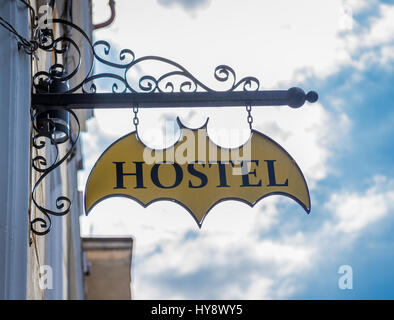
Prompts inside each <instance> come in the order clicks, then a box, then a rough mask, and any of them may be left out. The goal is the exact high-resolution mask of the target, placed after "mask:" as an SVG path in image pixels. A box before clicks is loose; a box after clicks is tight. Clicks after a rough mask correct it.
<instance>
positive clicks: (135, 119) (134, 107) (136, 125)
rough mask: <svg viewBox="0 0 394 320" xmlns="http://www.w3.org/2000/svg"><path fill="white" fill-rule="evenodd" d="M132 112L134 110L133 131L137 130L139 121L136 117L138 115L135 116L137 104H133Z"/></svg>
mask: <svg viewBox="0 0 394 320" xmlns="http://www.w3.org/2000/svg"><path fill="white" fill-rule="evenodd" d="M133 112H134V118H133V123H134V126H135V131H137V127H138V124H139V123H140V120H139V119H138V116H137V113H138V105H135V106H133Z"/></svg>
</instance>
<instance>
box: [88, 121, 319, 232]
mask: <svg viewBox="0 0 394 320" xmlns="http://www.w3.org/2000/svg"><path fill="white" fill-rule="evenodd" d="M179 124H180V126H181V135H180V139H179V140H178V142H176V143H175V144H174V145H173V146H171V147H169V148H166V149H160V150H154V149H151V148H149V147H147V146H145V145H144V144H143V143H142V142H141V140H140V139H139V138H138V134H137V132H132V133H130V134H128V135H126V136H124V137H122V138H120V139H119V140H117V141H116V142H114V143H113V144H112V145H111V146H109V147H108V148H107V150H106V151H104V153H103V154H102V155H101V157H100V158H99V160H98V161H97V162H96V164H95V166H94V167H93V169H92V171H91V173H90V176H89V179H88V182H87V184H86V190H85V211H86V214H88V213H89V211H90V210H91V209H92V208H93V207H94V206H95V205H96V204H97V203H98V202H100V201H101V200H103V199H106V198H108V197H114V196H124V197H128V198H131V199H133V200H135V201H137V202H139V203H140V204H141V205H142V206H144V207H146V206H148V205H149V204H151V203H153V202H155V201H159V200H170V201H175V202H176V203H178V204H180V205H182V206H183V207H184V208H185V209H186V210H188V211H189V212H190V213H191V215H192V216H193V217H194V219H195V220H196V222H197V223H198V225H199V226H200V227H201V225H202V223H203V220H204V218H205V216H206V215H207V213H208V212H209V211H210V210H211V209H212V208H213V207H214V206H215V205H216V204H217V203H219V202H221V201H223V200H237V201H242V202H244V203H247V204H248V205H250V206H254V205H255V204H256V203H257V202H258V201H259V200H260V199H262V198H265V197H267V196H269V195H275V194H276V195H284V196H287V197H290V198H292V199H294V200H295V201H296V202H298V203H299V204H300V205H301V206H302V207H303V208H304V209H305V211H306V212H307V213H309V212H310V208H311V204H310V197H309V191H308V186H307V184H306V181H305V178H304V176H303V174H302V172H301V170H300V168H299V167H298V165H297V164H296V162H295V161H294V160H293V158H292V157H291V156H290V155H289V154H288V153H287V152H286V150H284V149H283V148H282V147H281V146H280V145H279V144H277V143H276V142H275V141H273V140H272V139H270V138H269V137H267V136H265V135H264V134H262V133H260V132H258V131H256V130H252V131H251V135H250V138H249V140H248V141H247V142H246V143H245V144H244V145H242V146H240V147H238V148H222V147H220V146H217V145H216V144H215V143H213V142H212V141H211V140H210V139H209V137H208V134H207V123H206V124H205V125H204V126H203V127H201V128H199V129H189V128H186V127H184V126H183V125H182V124H181V123H180V122H179Z"/></svg>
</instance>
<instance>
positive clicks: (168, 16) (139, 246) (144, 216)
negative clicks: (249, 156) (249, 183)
mask: <svg viewBox="0 0 394 320" xmlns="http://www.w3.org/2000/svg"><path fill="white" fill-rule="evenodd" d="M93 5H94V7H93V14H94V22H96V23H98V22H101V21H104V20H105V19H106V18H107V17H108V15H109V10H108V7H107V6H106V1H102V0H95V1H93ZM94 37H95V40H106V41H108V42H110V43H111V57H112V59H114V60H116V59H118V55H119V52H120V50H122V49H124V48H128V49H131V50H133V52H134V53H135V56H136V57H142V56H146V55H158V56H162V57H166V58H169V59H171V60H174V61H176V62H178V63H179V64H181V65H183V66H184V67H186V68H187V69H188V70H189V71H190V72H191V73H192V74H193V75H194V76H196V77H197V78H198V79H200V80H201V81H202V82H204V83H206V84H207V85H209V86H210V87H212V88H215V89H216V88H217V90H222V87H221V84H218V82H217V81H215V79H214V77H213V71H214V69H215V67H216V66H218V65H221V64H226V65H229V66H231V67H232V68H233V69H234V70H235V72H236V74H237V77H238V79H240V78H242V77H245V76H254V77H256V78H258V79H259V80H260V89H261V90H268V89H288V88H290V87H293V86H298V87H301V88H303V89H304V90H305V91H309V90H315V91H317V92H318V93H319V101H318V102H317V103H314V104H309V103H306V104H305V105H304V106H303V107H301V108H299V109H291V108H289V107H285V106H284V107H255V108H252V115H253V118H254V122H253V128H254V129H256V130H258V131H260V132H262V133H264V134H266V135H268V136H269V137H271V138H272V139H274V140H275V141H276V142H278V143H279V144H280V145H281V146H282V147H284V148H285V149H286V150H287V151H288V152H289V153H290V154H291V155H292V157H293V158H294V159H295V160H296V161H297V163H298V165H299V167H300V168H301V170H302V171H303V173H304V175H305V178H306V181H307V182H308V186H309V190H310V195H311V203H312V210H311V213H310V215H306V214H305V212H304V210H303V209H302V208H301V207H300V206H299V205H298V204H297V203H296V202H294V201H292V200H291V199H289V198H286V197H282V196H271V197H268V198H265V199H263V200H261V201H260V202H259V203H258V204H256V205H255V206H254V207H253V208H250V207H249V206H248V205H246V204H244V203H240V202H235V201H224V202H222V203H220V204H218V205H217V206H216V207H214V209H212V211H211V212H210V213H209V214H208V216H207V217H206V219H205V220H204V224H203V226H202V228H201V229H199V228H198V226H197V225H196V223H195V221H194V220H193V218H192V217H191V216H190V214H189V213H187V212H186V211H185V210H184V209H183V208H182V207H181V206H179V205H177V204H175V203H171V202H168V201H161V202H157V203H154V204H152V205H150V206H149V207H147V208H142V207H141V206H140V205H139V204H138V203H136V202H134V201H132V200H129V199H125V198H110V199H107V200H105V201H102V202H101V203H99V204H98V205H97V206H96V207H95V208H93V209H92V211H91V212H90V214H89V216H88V217H82V218H81V227H82V233H83V235H85V236H114V235H116V236H131V237H133V238H134V239H135V247H134V253H133V254H134V255H133V266H132V282H133V283H132V291H133V298H135V299H389V298H391V299H392V298H394V273H393V269H394V268H393V267H394V243H393V241H392V240H393V236H392V230H394V216H393V214H394V166H393V156H394V142H393V141H394V139H393V138H394V126H393V123H394V108H393V107H394V99H393V98H394V90H393V83H394V73H393V70H394V2H393V1H376V0H368V1H366V0H343V1H340V0H331V1H326V0H314V1H310V0H309V1H308V0H299V1H291V0H278V1H268V0H267V1H266V0H244V1H228V0H216V1H211V0H189V1H188V0H144V1H137V0H135V1H127V0H117V1H116V18H115V21H114V23H113V24H112V25H111V26H110V27H108V28H105V29H101V30H98V31H96V32H95V33H94ZM117 61H119V60H117ZM152 67H154V68H156V69H155V70H156V71H157V70H159V71H161V70H162V69H161V66H149V65H148V66H146V69H145V67H144V66H141V67H140V68H138V69H136V70H135V72H136V74H135V75H131V78H130V81H132V80H133V79H134V78H136V77H138V75H142V74H144V72H148V69H149V68H152ZM95 68H96V69H95V70H96V72H104V71H108V69H106V68H104V67H103V66H100V65H96V66H95ZM163 70H164V69H163ZM113 71H114V72H116V71H115V70H113ZM111 86H112V82H108V81H103V82H101V83H100V84H99V88H101V89H102V90H104V91H105V90H106V89H110V88H111ZM138 115H139V121H140V125H139V127H138V133H139V136H140V138H141V140H142V141H143V142H144V143H146V144H147V145H149V146H152V147H156V148H164V147H166V146H168V145H171V144H172V143H173V142H174V141H175V140H176V137H175V135H174V140H173V141H163V137H162V136H159V135H158V134H157V130H156V131H153V129H157V128H164V127H165V125H166V122H167V123H168V122H169V121H170V122H171V121H174V120H175V119H176V117H177V116H179V117H180V119H181V121H182V122H183V123H184V124H185V125H187V126H188V127H191V128H195V127H200V126H201V125H202V124H203V123H205V121H206V118H207V117H209V118H210V120H209V124H208V133H209V135H210V138H211V139H212V140H213V141H214V142H216V143H217V144H219V145H222V146H227V147H228V146H236V145H241V144H242V143H243V142H244V141H245V140H246V139H247V135H246V136H245V135H240V137H239V139H238V140H237V139H233V140H231V141H225V139H223V137H222V136H223V135H219V134H218V132H219V131H221V132H230V129H231V130H239V131H240V132H241V131H242V132H245V130H246V131H247V130H248V124H247V121H246V116H247V114H246V111H245V108H242V107H240V108H203V109H187V108H184V109H181V110H178V109H155V110H146V109H140V111H139V114H138ZM132 118H133V113H132V110H131V109H130V110H114V109H111V110H95V117H94V118H93V119H91V120H89V121H88V123H87V126H88V131H87V132H86V133H83V134H82V147H83V152H84V170H83V171H81V172H80V174H79V187H80V189H81V190H83V189H84V186H85V184H86V180H87V177H88V175H89V172H90V170H91V169H92V167H93V165H94V163H95V162H96V160H97V159H98V158H99V156H100V155H101V153H102V152H103V151H104V150H105V149H106V148H107V147H108V146H109V145H110V144H111V143H112V142H114V141H115V140H117V139H118V138H120V137H121V136H123V135H125V134H127V133H129V132H131V131H133V130H134V127H133V123H132ZM226 130H227V131H226ZM152 132H156V133H155V134H152ZM343 266H347V267H345V268H347V269H346V270H351V271H352V272H351V273H349V271H347V272H346V273H345V274H344V273H340V272H339V271H340V270H341V267H342V268H344V267H343ZM349 268H350V269H349ZM344 275H347V276H350V275H351V276H352V277H351V278H348V281H350V282H347V284H349V283H351V284H352V286H351V288H350V286H349V285H348V286H347V287H346V288H343V286H342V287H341V285H340V283H341V281H343V278H342V277H343V276H344Z"/></svg>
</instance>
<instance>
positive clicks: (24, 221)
mask: <svg viewBox="0 0 394 320" xmlns="http://www.w3.org/2000/svg"><path fill="white" fill-rule="evenodd" d="M27 3H30V5H31V7H30V8H29V7H28V6H27V5H26V4H27ZM33 10H34V11H33ZM33 12H35V13H36V14H37V16H38V17H39V18H40V19H41V20H42V19H44V18H45V17H46V15H47V16H48V17H49V18H50V16H49V15H51V16H52V17H53V18H55V19H56V18H59V19H64V20H67V21H71V22H73V23H74V24H76V25H78V26H80V27H81V29H82V30H83V31H84V32H85V33H86V34H87V35H88V36H89V37H90V39H91V36H92V13H91V1H90V0H84V1H67V0H60V1H59V0H56V1H43V0H32V1H26V2H23V1H19V0H15V1H13V0H1V1H0V16H1V17H2V18H3V19H4V20H5V21H7V22H9V23H10V24H11V25H12V26H13V27H14V29H15V30H17V32H18V33H19V34H20V35H22V36H23V37H24V38H26V39H31V37H32V28H33V26H32V24H34V23H41V21H40V19H39V20H38V21H36V22H35V20H34V17H32V13H33ZM53 32H54V33H56V34H58V35H61V34H67V32H68V30H62V29H61V28H54V29H53ZM71 32H72V31H71ZM72 36H73V39H74V40H75V41H76V43H77V45H78V46H79V49H80V50H81V51H82V53H83V54H82V57H83V59H89V53H88V50H87V49H88V48H85V44H84V43H83V42H82V39H79V38H78V35H72ZM85 51H86V52H85ZM59 52H60V51H59ZM59 56H60V58H59ZM0 57H1V59H2V61H1V65H0V71H1V72H0V108H1V112H2V117H0V146H1V153H0V164H1V168H3V177H2V179H1V180H0V299H83V298H84V296H85V288H84V268H85V266H84V263H83V261H84V259H83V251H82V240H81V236H80V228H79V216H80V215H81V214H82V213H83V205H82V194H81V192H80V191H78V184H77V173H78V170H81V169H82V167H83V161H82V150H81V144H80V142H79V141H78V142H77V145H76V148H75V150H74V152H73V153H72V155H71V156H70V157H68V158H67V160H66V161H65V162H63V163H62V164H61V165H60V166H59V167H58V168H56V169H55V170H53V171H51V172H50V173H49V174H48V175H47V176H46V177H45V179H43V180H42V181H39V179H40V176H41V175H42V173H41V172H39V171H37V170H35V169H34V168H33V167H32V162H34V163H35V165H36V166H37V167H38V168H45V166H48V165H50V163H52V162H51V161H56V150H55V148H53V145H51V142H50V141H46V143H45V146H44V147H43V148H37V147H35V146H34V143H39V142H35V141H33V139H32V137H33V136H34V130H33V128H32V120H31V115H32V110H31V92H32V81H33V80H32V76H33V75H34V74H35V73H36V72H37V71H39V70H48V69H49V68H50V66H52V65H54V64H56V63H62V64H63V65H64V66H66V69H70V70H72V69H73V68H74V66H75V64H77V63H78V57H77V55H76V52H75V50H74V51H73V50H68V51H64V53H61V54H57V55H56V57H55V54H54V53H53V52H49V53H48V52H45V51H44V52H42V51H40V50H37V51H35V53H34V55H30V54H27V53H26V51H25V50H24V49H23V48H21V47H20V46H19V48H18V39H17V38H16V36H15V35H14V34H12V33H11V32H9V31H8V30H6V29H5V28H2V27H0ZM55 59H57V60H55ZM58 59H60V60H61V61H59V60H58ZM82 62H83V61H82ZM83 68H85V67H84V64H83V63H82V64H81V70H80V71H81V72H80V75H77V76H76V77H74V78H73V79H70V86H72V85H73V82H78V81H80V80H81V77H83V74H84V73H86V72H88V71H89V70H83ZM76 113H77V116H78V119H79V124H80V128H81V131H84V130H86V120H87V119H89V118H90V117H92V115H93V113H92V111H91V110H82V111H80V110H78V111H77V112H76ZM71 130H72V131H73V130H74V131H75V130H77V125H76V124H75V123H73V122H71ZM41 140H42V139H41ZM69 148H70V144H69V143H64V144H59V145H58V149H59V150H58V152H59V155H63V154H65V153H67V151H68V150H69ZM37 156H39V157H43V158H45V159H46V160H47V163H45V162H44V161H41V160H42V159H43V158H36V157H37ZM38 182H39V183H38ZM37 183H38V185H37ZM34 187H36V188H35V193H34V195H33V196H34V197H35V200H36V201H37V203H38V204H39V205H40V206H42V207H44V208H50V210H57V209H59V208H58V207H56V206H57V205H59V204H60V203H61V202H62V201H60V202H59V197H61V196H65V197H67V198H69V199H70V200H71V203H72V205H71V208H70V212H69V213H67V214H66V215H64V216H51V224H52V226H51V229H50V232H49V233H47V234H46V235H37V234H35V233H34V232H32V227H33V224H31V221H34V219H36V218H42V219H44V218H45V216H43V215H42V212H41V211H40V210H39V209H38V208H37V206H36V205H35V204H34V203H33V202H32V190H34ZM63 203H64V201H63ZM60 207H61V206H60ZM60 209H61V208H60ZM44 220H45V219H44ZM47 226H48V223H47ZM34 227H35V228H37V229H40V228H42V227H44V229H45V223H44V224H43V223H42V220H37V223H35V224H34Z"/></svg>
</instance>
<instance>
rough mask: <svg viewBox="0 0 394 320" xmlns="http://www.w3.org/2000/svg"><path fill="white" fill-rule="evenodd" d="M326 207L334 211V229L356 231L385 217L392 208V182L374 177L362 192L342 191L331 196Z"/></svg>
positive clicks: (380, 177) (393, 185) (384, 178)
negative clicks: (368, 186) (371, 184)
mask: <svg viewBox="0 0 394 320" xmlns="http://www.w3.org/2000/svg"><path fill="white" fill-rule="evenodd" d="M327 206H328V208H329V209H330V210H331V211H333V212H334V215H335V220H334V221H335V222H334V223H335V225H334V228H333V229H334V230H336V231H338V232H344V233H358V232H361V231H362V230H363V229H364V228H367V227H368V226H370V225H372V224H373V223H375V222H377V221H380V220H382V219H383V218H385V217H386V216H387V215H388V214H389V212H390V210H392V209H394V184H393V181H388V179H387V178H386V177H382V176H376V177H374V185H373V186H372V187H371V188H369V189H368V190H366V191H365V192H364V193H362V194H360V193H356V192H344V193H334V194H333V195H332V196H331V199H330V201H329V203H328V204H327Z"/></svg>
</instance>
